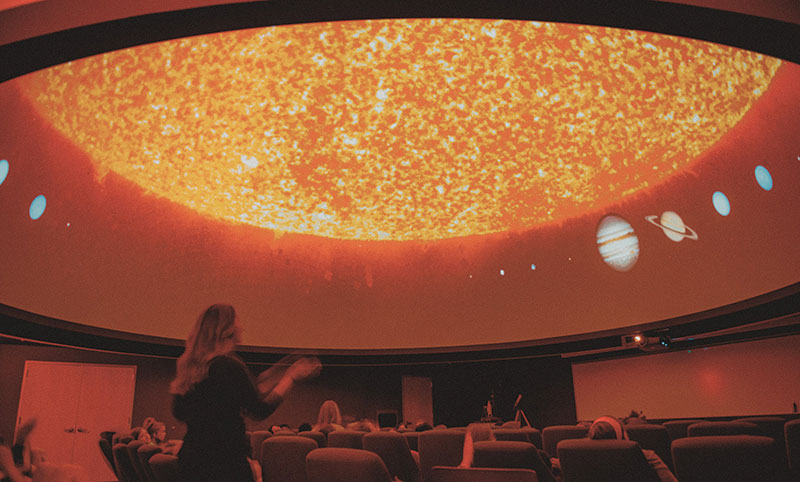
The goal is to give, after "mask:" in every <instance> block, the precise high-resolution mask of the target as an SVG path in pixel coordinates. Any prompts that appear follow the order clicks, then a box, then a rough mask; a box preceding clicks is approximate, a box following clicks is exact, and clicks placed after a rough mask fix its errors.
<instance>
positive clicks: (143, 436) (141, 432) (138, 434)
mask: <svg viewBox="0 0 800 482" xmlns="http://www.w3.org/2000/svg"><path fill="white" fill-rule="evenodd" d="M131 437H133V440H138V441H140V442H142V443H145V444H149V443H151V442H152V440H151V439H150V434H149V433H147V430H145V429H144V427H134V428H133V429H132V430H131Z"/></svg>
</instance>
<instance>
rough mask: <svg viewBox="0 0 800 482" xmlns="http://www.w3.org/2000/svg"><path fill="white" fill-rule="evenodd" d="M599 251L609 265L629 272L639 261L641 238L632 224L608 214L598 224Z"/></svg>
mask: <svg viewBox="0 0 800 482" xmlns="http://www.w3.org/2000/svg"><path fill="white" fill-rule="evenodd" d="M597 250H598V251H600V256H602V257H603V261H605V263H606V264H607V265H609V266H611V267H612V268H614V269H615V270H617V271H629V270H630V269H631V268H633V266H634V265H635V264H636V261H637V260H638V259H639V238H638V237H637V236H636V234H635V233H634V232H633V226H631V223H629V222H628V221H626V220H625V219H623V218H622V217H620V216H617V215H615V214H607V215H606V216H604V217H603V218H602V219H601V220H600V222H599V223H598V224H597Z"/></svg>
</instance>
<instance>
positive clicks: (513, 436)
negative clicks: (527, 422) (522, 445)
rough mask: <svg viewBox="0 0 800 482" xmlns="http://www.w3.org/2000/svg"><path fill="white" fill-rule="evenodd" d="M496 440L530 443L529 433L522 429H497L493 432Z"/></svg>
mask: <svg viewBox="0 0 800 482" xmlns="http://www.w3.org/2000/svg"><path fill="white" fill-rule="evenodd" d="M492 433H493V434H494V438H495V439H497V440H502V441H506V442H530V441H531V438H530V437H529V436H528V433H527V432H525V431H523V430H522V429H521V428H496V429H494V430H492Z"/></svg>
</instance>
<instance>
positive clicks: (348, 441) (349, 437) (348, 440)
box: [328, 430, 364, 449]
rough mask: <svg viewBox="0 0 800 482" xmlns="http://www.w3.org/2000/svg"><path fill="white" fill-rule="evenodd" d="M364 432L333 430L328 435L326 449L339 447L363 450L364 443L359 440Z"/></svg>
mask: <svg viewBox="0 0 800 482" xmlns="http://www.w3.org/2000/svg"><path fill="white" fill-rule="evenodd" d="M363 437H364V432H357V431H355V430H334V431H333V432H331V433H329V434H328V447H339V448H346V449H363V448H364V442H363V441H362V440H361V439H362V438H363Z"/></svg>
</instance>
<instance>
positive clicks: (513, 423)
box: [500, 420, 522, 429]
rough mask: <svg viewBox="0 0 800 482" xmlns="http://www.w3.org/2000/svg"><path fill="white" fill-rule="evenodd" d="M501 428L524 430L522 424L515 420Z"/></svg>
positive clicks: (505, 423)
mask: <svg viewBox="0 0 800 482" xmlns="http://www.w3.org/2000/svg"><path fill="white" fill-rule="evenodd" d="M500 428H511V429H516V428H522V424H521V423H519V422H517V421H515V420H511V421H509V422H504V423H503V425H501V426H500Z"/></svg>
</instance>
